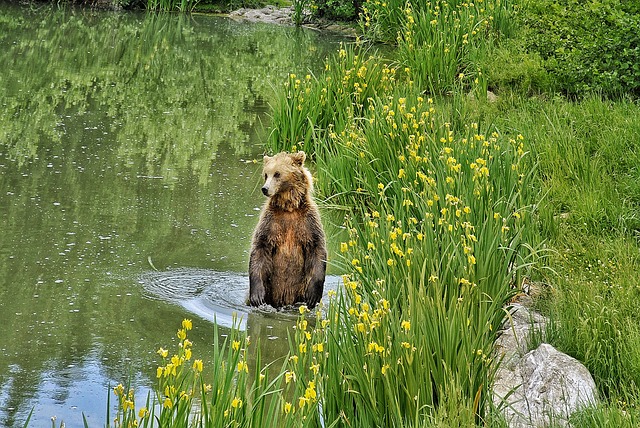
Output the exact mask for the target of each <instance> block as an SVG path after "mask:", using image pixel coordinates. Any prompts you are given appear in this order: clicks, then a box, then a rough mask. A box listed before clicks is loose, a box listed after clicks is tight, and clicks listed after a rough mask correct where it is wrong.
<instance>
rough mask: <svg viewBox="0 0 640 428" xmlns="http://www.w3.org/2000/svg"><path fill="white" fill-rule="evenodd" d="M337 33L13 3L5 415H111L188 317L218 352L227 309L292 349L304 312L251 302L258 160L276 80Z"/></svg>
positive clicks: (273, 348)
mask: <svg viewBox="0 0 640 428" xmlns="http://www.w3.org/2000/svg"><path fill="white" fill-rule="evenodd" d="M338 42H339V40H337V39H335V38H331V37H328V36H327V35H322V34H318V33H314V32H309V31H297V30H296V29H294V28H287V27H279V26H274V25H260V24H249V23H239V22H234V21H232V20H230V19H227V18H223V17H207V16H179V15H144V14H131V13H112V12H93V11H88V10H72V9H55V8H54V9H52V8H50V7H23V8H19V7H16V6H13V5H11V4H8V3H1V2H0V230H1V231H0V323H1V325H2V334H0V403H1V404H0V426H3V427H14V426H22V424H23V422H24V420H25V418H26V416H27V414H28V413H29V411H30V410H31V408H34V413H33V418H32V421H31V424H30V426H34V427H41V426H50V424H51V421H50V418H51V417H53V416H55V417H57V423H60V421H62V420H64V421H65V423H66V426H68V427H71V426H74V427H75V426H82V413H83V412H84V414H85V415H86V417H87V420H88V421H89V423H90V425H91V426H103V425H104V424H105V422H106V420H105V418H106V407H107V394H108V390H107V387H108V385H109V384H111V386H114V385H115V384H117V383H120V382H124V381H126V380H127V378H128V377H129V376H131V377H132V382H133V385H134V386H137V387H138V388H142V389H143V390H144V388H145V387H148V386H149V385H151V384H152V383H153V381H154V378H155V368H156V367H157V365H158V364H159V360H158V358H159V357H158V356H157V354H156V352H155V351H156V350H157V349H158V348H159V347H160V346H163V347H165V348H168V347H169V348H170V347H171V345H172V344H175V340H174V339H175V331H176V330H177V329H178V327H179V325H180V321H181V320H182V319H183V318H192V319H193V320H194V330H193V331H192V332H190V339H191V340H192V341H193V342H194V354H195V355H197V356H198V357H200V358H204V359H205V360H206V358H207V355H209V354H210V349H211V346H212V343H213V328H212V322H213V317H214V315H215V316H216V317H217V319H218V323H219V324H221V325H223V326H228V325H230V324H231V323H232V319H233V315H234V313H235V314H239V315H241V316H242V317H243V321H242V327H243V328H247V329H248V330H249V332H250V334H251V335H252V336H253V337H256V335H257V336H260V337H261V338H264V339H263V342H264V343H265V344H264V345H263V346H264V347H265V350H264V351H263V356H264V355H265V354H266V355H273V358H275V357H276V356H278V355H280V354H281V353H282V352H283V351H282V350H283V348H286V328H287V327H288V326H290V325H291V324H292V316H291V315H282V314H268V313H263V312H257V311H250V310H249V309H248V308H247V307H245V306H244V298H245V296H246V293H247V288H248V280H247V276H246V270H247V263H248V254H247V252H248V250H249V246H250V236H251V232H252V229H253V227H254V226H255V224H256V223H257V215H258V213H259V209H260V206H261V204H262V202H263V197H262V195H261V194H260V192H259V181H260V172H259V170H260V168H261V166H260V164H259V163H255V162H254V159H257V158H260V157H261V156H260V155H261V154H262V148H261V142H262V141H264V139H265V131H264V125H263V123H264V124H267V123H268V117H267V116H266V113H267V112H268V103H269V100H270V98H271V97H272V94H273V88H274V87H277V86H278V85H281V84H282V82H284V77H285V76H286V74H287V73H289V72H295V73H301V74H302V73H306V72H307V71H308V70H316V71H317V70H319V69H320V68H321V66H322V63H321V61H322V59H323V58H324V57H325V56H326V55H327V53H331V52H334V51H336V50H337V46H338V45H337V44H338ZM329 283H330V287H335V284H336V283H337V279H336V278H335V277H331V278H329ZM270 353H271V354H270ZM142 395H143V394H139V396H140V397H142Z"/></svg>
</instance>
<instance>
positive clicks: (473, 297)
mask: <svg viewBox="0 0 640 428" xmlns="http://www.w3.org/2000/svg"><path fill="white" fill-rule="evenodd" d="M360 58H361V55H359V54H357V51H355V52H346V51H345V52H344V53H342V52H341V53H340V54H339V55H338V56H337V57H336V58H334V59H333V60H331V61H330V62H329V63H328V65H327V70H326V75H325V76H324V78H318V79H309V84H308V86H306V87H304V86H303V85H302V84H300V85H299V86H298V87H297V88H296V87H295V86H294V89H295V91H298V92H295V91H294V92H292V93H291V94H292V95H293V96H289V97H287V98H286V101H287V109H288V111H292V112H297V114H299V115H300V117H302V118H307V120H308V121H309V125H308V127H307V128H306V132H308V133H310V134H311V135H310V137H309V138H308V139H307V140H305V139H304V138H303V137H302V135H304V134H303V133H302V132H300V131H299V130H298V131H296V132H297V134H296V132H292V134H290V135H292V137H291V138H290V139H288V140H286V139H282V140H280V142H281V144H280V146H279V147H278V148H279V149H291V148H292V147H291V145H292V144H293V145H296V144H299V145H305V146H304V147H305V149H312V150H314V151H315V154H316V157H317V158H316V161H317V163H318V189H319V193H320V195H321V197H324V198H325V199H326V200H327V201H329V202H330V203H332V204H335V205H338V206H342V207H343V208H344V209H345V210H346V211H347V213H348V215H347V217H346V221H345V225H346V227H347V229H348V230H349V240H348V242H344V243H342V245H341V252H342V253H343V256H344V257H343V261H344V269H345V271H346V272H347V273H346V274H345V276H344V278H343V279H344V285H345V286H344V289H343V290H341V292H340V293H339V294H338V295H336V296H334V297H333V298H332V301H331V302H330V303H329V307H328V315H327V317H326V318H324V319H319V320H318V321H317V322H316V328H315V330H314V331H313V332H309V333H308V334H305V335H302V336H296V338H297V339H298V340H296V341H295V342H293V343H292V350H291V352H292V353H293V354H292V357H291V358H292V359H293V361H295V364H293V365H291V366H290V368H289V370H290V372H291V373H295V379H297V382H298V385H299V386H298V395H299V396H300V397H303V398H304V397H305V396H304V395H303V394H304V393H306V391H307V388H309V385H310V384H312V385H313V386H314V387H315V388H316V390H317V396H318V397H319V398H318V400H319V401H320V402H321V406H320V408H321V412H322V419H323V420H324V421H325V422H327V423H329V424H331V423H336V424H337V425H340V426H342V425H345V426H346V425H353V426H416V425H418V423H417V422H418V421H424V420H434V421H435V420H436V419H437V418H438V417H444V416H443V413H442V412H441V410H442V409H443V408H447V406H456V407H459V408H460V409H461V410H460V411H459V412H458V413H456V414H455V415H448V416H446V418H450V419H447V420H448V422H450V423H452V424H455V423H461V421H460V420H457V421H454V420H453V419H455V418H462V419H464V420H466V421H467V422H469V421H471V422H473V421H476V422H477V421H480V420H481V419H482V418H483V417H484V413H485V411H486V409H487V404H488V388H489V385H490V384H491V379H492V374H493V370H494V369H495V364H493V361H492V357H491V355H492V346H493V341H494V339H495V334H496V331H497V329H498V328H499V326H500V325H501V324H502V322H503V319H504V314H505V313H504V306H505V304H506V303H507V302H508V300H509V299H510V298H511V297H512V295H513V293H515V292H516V291H517V290H518V288H519V285H520V279H519V275H520V272H521V268H524V267H527V266H529V264H530V263H531V257H532V255H533V253H532V251H531V249H530V247H529V246H528V245H527V244H526V242H525V239H524V238H525V237H526V238H529V234H528V232H527V231H528V230H529V229H530V228H531V224H532V220H533V215H532V210H531V207H530V203H531V202H530V201H531V199H532V195H531V194H530V190H529V189H530V188H531V180H532V176H533V174H532V171H533V168H532V162H530V161H528V158H527V150H528V149H527V147H526V145H525V138H524V137H523V136H522V135H503V134H501V133H498V132H495V131H493V132H487V130H483V129H481V127H480V126H479V125H478V124H474V123H469V124H466V125H462V126H454V125H453V124H452V123H451V121H450V120H448V119H447V117H446V115H445V114H442V113H440V112H439V111H438V109H437V108H436V105H435V103H434V101H433V100H432V99H429V98H425V97H424V96H422V95H421V94H419V93H417V91H415V90H414V89H413V87H412V85H411V83H410V82H407V81H406V80H404V81H403V82H401V81H400V79H398V78H396V74H398V73H399V72H398V70H397V69H396V68H393V67H389V66H388V65H386V64H385V63H384V61H383V60H381V59H380V58H376V57H369V58H368V59H367V60H366V67H365V68H366V71H367V72H365V68H363V69H362V73H360V75H359V76H358V73H357V70H358V68H357V67H355V66H354V60H355V61H356V63H355V64H356V65H360V63H359V62H357V61H359V59H360ZM354 74H355V75H356V76H358V78H359V79H364V78H365V77H366V78H367V79H369V82H375V84H372V85H366V86H364V85H362V80H357V79H355V81H354V80H351V79H354ZM335 81H338V82H340V83H339V84H335V86H333V87H332V88H329V87H328V86H330V85H334V83H333V82H335ZM325 82H327V83H326V86H325ZM356 83H357V84H358V85H355V84H356ZM317 86H319V87H317ZM336 88H339V89H341V90H342V91H343V92H341V95H342V97H341V98H340V100H341V102H344V103H348V102H351V106H350V107H349V108H348V112H350V114H345V112H344V111H342V112H341V111H339V110H338V109H336V110H338V111H336V113H335V114H334V115H333V116H332V115H330V114H329V113H327V112H322V113H321V114H317V111H318V105H319V103H315V102H307V99H306V98H305V99H304V100H303V101H302V103H297V101H299V100H300V98H299V97H298V96H297V95H296V94H300V93H306V94H325V93H339V91H337V90H336ZM360 89H362V90H365V89H366V90H368V91H369V92H368V93H367V95H366V97H365V98H359V97H360V93H359V90H360ZM353 112H357V114H353ZM331 119H333V120H331ZM311 124H315V126H311ZM290 361H291V359H290ZM309 367H314V370H312V371H311V372H310V371H309V369H308V368H309ZM305 368H307V369H306V370H305ZM289 376H290V377H291V378H293V377H294V375H289ZM309 395H311V394H309ZM303 402H304V400H303ZM304 409H305V407H303V408H301V410H304ZM314 409H315V408H314ZM316 411H317V409H316ZM465 415H466V416H465ZM309 417H311V416H310V415H309ZM313 417H315V418H319V417H320V416H319V415H315V414H314V416H313ZM446 418H445V419H446ZM452 418H453V419H452Z"/></svg>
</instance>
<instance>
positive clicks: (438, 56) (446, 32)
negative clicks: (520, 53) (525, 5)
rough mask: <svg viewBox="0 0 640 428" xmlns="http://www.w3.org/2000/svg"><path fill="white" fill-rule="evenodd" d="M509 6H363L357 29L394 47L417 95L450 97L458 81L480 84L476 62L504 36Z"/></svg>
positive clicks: (490, 3)
mask: <svg viewBox="0 0 640 428" xmlns="http://www.w3.org/2000/svg"><path fill="white" fill-rule="evenodd" d="M510 13H511V6H510V4H509V3H505V2H502V1H500V0H489V1H484V2H458V1H454V2H448V1H436V2H422V1H413V2H412V1H409V2H406V3H405V2H401V1H395V0H391V1H389V2H380V1H378V0H376V1H373V0H370V1H367V2H366V3H365V4H364V6H363V17H362V27H363V31H364V33H365V35H366V36H367V37H369V38H370V39H373V40H380V41H384V42H387V43H395V44H397V46H398V60H399V62H400V63H401V64H402V65H403V66H404V67H405V70H406V72H407V74H408V75H409V78H410V79H411V80H412V81H413V82H414V84H415V85H416V86H417V87H418V88H419V89H420V90H423V91H427V92H429V93H431V94H443V93H449V92H451V91H453V89H454V88H453V87H454V86H455V85H456V84H457V81H458V79H460V78H462V79H463V80H464V79H467V80H469V81H471V82H475V84H482V82H481V80H483V77H482V70H480V69H479V68H478V65H479V64H478V60H479V58H480V57H482V56H483V55H486V51H487V50H488V49H489V47H490V46H492V44H493V41H494V39H495V38H497V37H498V36H500V35H501V34H506V33H509V32H510V25H509V22H510V20H509V14H510Z"/></svg>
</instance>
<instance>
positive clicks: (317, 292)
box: [304, 248, 327, 309]
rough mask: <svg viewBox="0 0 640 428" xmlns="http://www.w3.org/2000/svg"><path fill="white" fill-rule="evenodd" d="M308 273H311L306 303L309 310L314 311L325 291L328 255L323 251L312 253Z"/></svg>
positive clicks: (317, 250) (318, 250)
mask: <svg viewBox="0 0 640 428" xmlns="http://www.w3.org/2000/svg"><path fill="white" fill-rule="evenodd" d="M311 254H313V256H312V257H311V258H310V260H309V261H310V263H309V265H308V272H310V278H309V285H308V286H307V289H306V291H305V296H304V297H305V302H306V303H307V306H308V307H309V309H313V308H314V307H315V306H316V305H317V304H318V302H320V299H322V291H323V290H324V279H325V275H326V271H327V253H326V251H324V250H323V249H320V248H318V249H316V250H315V251H312V252H311Z"/></svg>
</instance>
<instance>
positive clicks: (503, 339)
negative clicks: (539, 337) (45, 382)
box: [493, 305, 597, 428]
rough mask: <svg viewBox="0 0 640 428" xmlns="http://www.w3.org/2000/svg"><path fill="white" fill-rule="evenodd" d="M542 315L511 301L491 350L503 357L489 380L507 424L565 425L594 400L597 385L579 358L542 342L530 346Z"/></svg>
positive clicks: (528, 427)
mask: <svg viewBox="0 0 640 428" xmlns="http://www.w3.org/2000/svg"><path fill="white" fill-rule="evenodd" d="M545 324H546V319H545V318H544V317H542V316H541V315H539V314H537V313H534V312H530V311H529V310H528V309H527V308H526V307H524V306H521V305H514V306H513V307H512V308H511V310H510V317H509V319H508V320H507V322H506V323H505V326H504V329H503V330H502V334H501V335H500V337H499V338H498V340H497V341H496V346H495V355H496V357H497V358H498V359H499V360H501V364H500V366H499V368H498V370H497V372H496V375H495V379H494V384H493V402H494V404H495V405H496V406H498V407H499V408H501V409H502V412H503V414H504V416H505V419H506V420H507V423H508V425H509V427H510V428H532V427H536V428H538V427H545V426H549V425H551V424H553V425H554V426H568V423H567V420H568V418H569V416H570V415H571V414H572V413H573V412H575V411H576V410H578V409H581V408H584V407H586V406H591V405H594V404H595V403H596V400H597V390H596V386H595V382H594V381H593V378H592V376H591V374H590V373H589V371H588V370H587V369H586V367H584V365H582V364H581V363H580V362H579V361H578V360H576V359H574V358H572V357H570V356H568V355H566V354H563V353H561V352H559V351H558V350H556V349H555V348H554V347H553V346H551V345H549V344H545V343H543V344H542V345H540V346H539V347H538V348H537V349H535V350H533V351H531V352H528V353H526V354H525V352H526V351H527V347H528V344H529V342H530V340H529V337H530V335H531V332H532V329H536V330H538V331H543V330H544V326H545Z"/></svg>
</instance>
